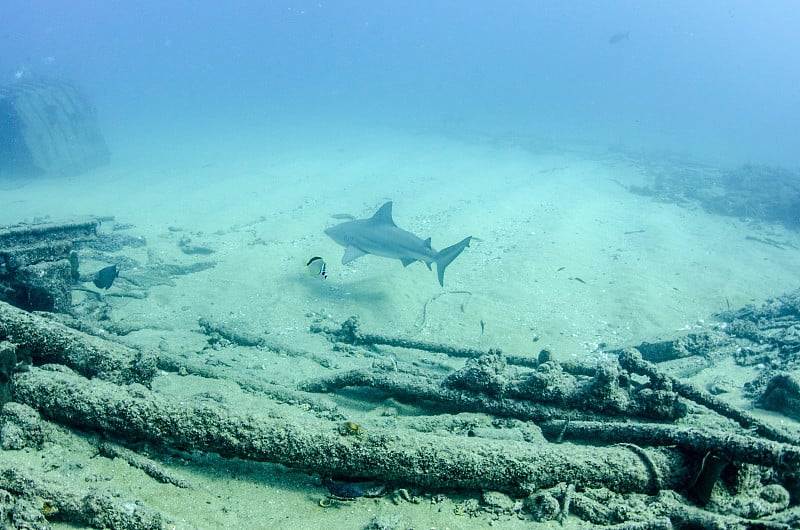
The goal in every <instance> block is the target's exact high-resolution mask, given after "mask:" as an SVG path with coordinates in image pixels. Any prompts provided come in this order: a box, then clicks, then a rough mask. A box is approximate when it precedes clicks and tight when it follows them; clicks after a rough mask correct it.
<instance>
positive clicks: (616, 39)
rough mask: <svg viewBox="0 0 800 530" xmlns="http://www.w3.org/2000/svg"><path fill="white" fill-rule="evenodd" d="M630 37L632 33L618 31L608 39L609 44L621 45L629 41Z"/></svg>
mask: <svg viewBox="0 0 800 530" xmlns="http://www.w3.org/2000/svg"><path fill="white" fill-rule="evenodd" d="M630 35H631V32H630V31H618V32H617V33H614V34H613V35H611V37H609V38H608V43H609V44H619V43H620V42H622V41H624V40H628V37H630Z"/></svg>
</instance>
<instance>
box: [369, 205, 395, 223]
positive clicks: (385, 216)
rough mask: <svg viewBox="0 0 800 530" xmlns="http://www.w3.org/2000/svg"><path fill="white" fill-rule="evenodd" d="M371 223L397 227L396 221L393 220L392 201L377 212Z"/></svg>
mask: <svg viewBox="0 0 800 530" xmlns="http://www.w3.org/2000/svg"><path fill="white" fill-rule="evenodd" d="M370 221H372V222H373V223H376V224H382V225H389V226H397V225H395V224H394V219H392V201H389V202H387V203H386V204H384V205H383V206H381V207H380V208H379V209H378V211H377V212H375V215H373V216H372V217H371V218H370Z"/></svg>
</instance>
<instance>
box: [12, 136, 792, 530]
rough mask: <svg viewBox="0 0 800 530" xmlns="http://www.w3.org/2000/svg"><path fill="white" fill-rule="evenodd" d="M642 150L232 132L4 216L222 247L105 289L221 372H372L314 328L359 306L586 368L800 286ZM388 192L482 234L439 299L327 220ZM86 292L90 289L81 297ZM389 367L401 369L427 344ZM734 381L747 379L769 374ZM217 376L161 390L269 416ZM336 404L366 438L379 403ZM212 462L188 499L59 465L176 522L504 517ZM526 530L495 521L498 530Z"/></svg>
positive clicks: (449, 502) (416, 332)
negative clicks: (206, 329)
mask: <svg viewBox="0 0 800 530" xmlns="http://www.w3.org/2000/svg"><path fill="white" fill-rule="evenodd" d="M143 153H147V155H145V154H143ZM643 160H646V159H645V155H641V156H638V155H634V154H631V153H625V152H623V151H620V150H609V149H607V148H603V147H598V146H587V145H579V144H571V145H556V144H544V143H542V142H536V141H533V140H526V139H523V138H502V139H498V138H488V137H481V136H478V135H475V136H458V137H445V136H440V135H435V134H432V133H429V132H420V131H388V130H375V131H366V132H364V131H361V132H357V133H353V134H341V133H333V132H332V131H326V130H319V131H316V132H314V133H311V134H301V133H300V132H291V131H290V132H288V133H286V134H282V135H278V134H277V133H274V134H260V133H254V134H253V135H250V136H247V139H246V140H242V141H237V142H221V141H219V139H216V141H215V142H214V143H211V140H206V144H204V143H203V142H202V141H198V142H194V143H191V142H188V141H184V142H181V143H179V144H178V145H177V147H174V148H168V147H167V146H166V145H164V144H158V145H156V144H155V142H154V144H153V145H136V144H125V147H123V148H119V149H116V150H115V154H114V157H113V160H112V164H111V165H109V166H106V167H103V168H100V169H97V170H94V171H92V172H91V173H88V174H85V175H82V176H80V177H75V178H68V179H61V180H53V179H38V180H33V181H30V182H27V183H21V182H15V183H10V182H6V183H0V185H1V186H2V190H0V225H6V224H12V223H16V222H21V221H33V220H36V219H42V218H49V219H50V220H56V221H57V220H65V219H70V218H73V217H79V216H85V215H96V216H114V217H115V220H116V222H117V223H124V224H127V223H130V224H132V225H133V226H132V227H131V228H130V229H128V230H127V233H129V234H131V235H136V236H143V237H145V238H146V240H147V246H146V247H144V248H141V249H131V250H125V251H122V254H127V255H130V256H131V257H135V258H136V259H138V260H140V261H143V262H146V261H148V260H150V261H152V260H158V261H160V262H163V263H175V264H186V263H192V262H194V261H198V260H199V259H200V258H198V257H197V256H187V255H186V254H184V253H183V252H181V248H180V245H179V243H180V241H181V240H183V241H184V242H186V241H187V240H190V241H191V243H192V244H195V245H201V246H204V247H208V248H210V249H213V250H214V253H213V254H211V255H210V256H203V257H202V259H204V260H213V261H215V262H216V266H215V267H214V268H211V269H208V270H205V271H202V272H199V273H195V274H190V275H187V276H180V277H177V278H176V279H175V280H174V282H173V285H163V286H157V287H154V288H152V289H151V290H150V292H149V295H148V296H147V297H146V298H143V299H133V298H124V297H109V302H110V304H111V306H112V308H113V311H112V313H111V316H112V319H113V320H116V321H119V322H121V323H124V324H125V325H126V326H129V327H132V328H134V329H137V331H134V332H132V333H130V334H129V335H127V336H126V337H124V338H123V340H124V341H125V342H126V343H128V344H132V345H135V346H140V347H145V348H152V349H159V350H161V351H164V352H168V353H171V354H176V355H181V354H182V355H188V356H190V357H192V358H195V359H197V360H200V361H202V362H207V363H208V362H220V363H225V364H226V365H227V366H230V367H233V368H234V369H237V370H241V372H242V374H243V375H247V376H248V377H251V376H255V377H263V378H264V380H265V381H271V382H278V383H280V384H285V385H286V386H287V387H289V388H292V387H294V385H295V384H296V383H297V382H298V381H301V380H303V379H307V378H311V377H316V376H320V375H325V374H326V373H329V372H330V371H331V370H332V369H336V370H341V369H351V368H364V367H369V366H370V365H372V363H374V362H375V359H374V358H367V357H361V356H359V355H353V354H344V353H340V352H339V353H337V352H333V351H332V350H331V348H330V344H329V343H328V342H326V340H325V339H324V338H323V337H321V336H319V335H314V334H311V333H310V332H309V331H308V328H309V324H310V323H311V322H312V321H323V322H328V323H329V324H330V325H332V326H333V325H336V324H338V323H341V322H342V321H343V320H344V319H346V318H347V317H349V316H351V315H358V316H359V317H360V318H361V322H362V326H363V328H364V329H365V330H369V331H375V332H379V333H384V334H389V335H398V336H405V337H414V338H417V339H422V340H430V341H437V342H445V343H453V344H457V345H460V346H464V347H473V348H482V349H488V348H500V349H502V350H503V351H506V352H509V353H514V354H520V355H525V354H529V355H532V356H535V355H537V354H538V352H539V350H541V349H542V348H545V347H546V348H548V349H549V350H550V351H551V352H552V353H553V355H554V356H555V358H556V359H559V360H568V359H570V358H580V359H584V358H587V357H596V356H601V355H603V350H604V349H609V348H614V347H620V346H626V345H632V344H636V343H638V342H641V341H643V340H651V341H652V340H657V339H658V338H670V337H674V336H676V335H679V334H680V333H682V332H685V331H687V330H696V329H703V328H705V327H706V326H708V325H709V324H710V323H711V322H712V321H713V313H715V312H717V311H720V310H723V309H726V308H728V307H730V308H736V307H740V306H742V305H744V304H748V303H756V304H759V303H761V302H762V301H763V300H765V299H766V298H769V297H771V296H775V295H779V294H781V293H784V292H787V291H790V290H793V289H796V288H797V287H798V279H800V278H799V274H798V268H797V263H800V237H798V234H797V233H795V232H791V231H787V230H785V229H784V228H782V227H780V226H774V225H768V224H763V223H757V222H755V221H753V220H748V219H736V218H730V217H720V216H714V215H709V214H707V213H705V212H704V211H703V210H702V209H700V208H691V207H689V208H687V207H679V206H677V205H675V204H669V203H659V202H655V201H653V200H652V199H651V198H648V197H643V196H639V195H634V194H631V193H629V192H628V191H627V190H626V189H625V186H626V185H631V184H641V183H643V182H645V181H646V179H647V175H646V174H645V173H644V169H643V168H644V167H646V165H647V164H646V163H645V164H643ZM387 200H392V201H394V219H395V222H396V223H397V224H398V225H399V226H400V227H401V228H404V229H406V230H409V231H411V232H413V233H415V234H417V235H419V236H420V237H423V238H425V237H428V236H430V237H432V242H433V246H434V248H443V247H445V246H448V245H450V244H453V243H455V242H457V241H460V240H461V239H462V238H464V237H465V236H468V235H472V236H473V237H474V239H473V242H472V244H471V246H470V247H469V248H468V249H467V250H466V251H465V252H464V253H463V254H462V255H461V256H459V257H458V258H457V259H456V260H455V261H454V262H453V264H452V265H451V266H450V267H449V268H448V269H447V272H446V274H445V282H444V283H445V285H444V288H441V287H440V286H439V285H438V282H437V280H436V275H435V273H433V272H430V271H428V270H427V268H426V267H425V266H424V265H423V264H419V263H415V264H412V265H410V266H409V267H407V268H405V269H404V268H403V267H402V266H401V264H400V263H399V262H397V261H392V260H388V259H384V258H378V257H373V256H366V257H363V258H360V259H358V260H356V261H354V262H352V263H350V264H348V265H346V266H343V265H341V264H340V259H341V255H342V252H343V249H342V248H341V247H339V246H337V245H336V244H335V243H334V242H333V241H331V240H330V239H329V238H328V237H327V236H326V235H325V234H324V233H323V229H324V228H325V227H327V226H330V225H332V224H335V223H337V222H341V221H339V220H337V219H334V218H333V217H332V216H334V215H337V214H350V215H353V216H355V217H357V218H363V217H368V216H370V215H372V213H374V211H375V210H376V209H377V208H378V207H379V206H380V205H381V204H383V203H384V202H385V201H387ZM747 236H757V238H758V239H763V238H764V237H768V238H769V239H770V240H777V241H781V242H782V243H784V245H783V248H777V247H774V246H769V245H766V244H764V243H763V242H761V241H758V240H757V239H752V238H750V239H748V238H747ZM312 256H322V257H323V258H324V259H325V260H326V261H327V263H328V278H327V280H322V279H321V278H312V277H309V276H308V275H307V274H306V269H305V262H306V261H307V260H308V258H310V257H312ZM109 262H113V256H111V257H109ZM84 266H85V267H87V268H92V267H96V268H100V267H101V266H103V264H102V263H86V264H84ZM125 274H126V271H125V270H122V271H121V279H122V280H123V281H124V277H125ZM117 288H118V287H116V286H115V287H112V289H111V291H110V292H109V294H111V293H113V291H114V289H117ZM82 296H85V294H83V293H82V292H81V291H76V292H75V303H80V302H81V300H82ZM199 318H208V319H212V320H215V321H224V322H226V323H230V324H232V325H235V326H238V327H240V328H241V329H243V330H246V331H248V332H250V333H256V334H269V336H270V337H272V338H276V339H279V340H280V341H281V342H285V343H291V344H292V345H293V346H294V347H295V348H297V349H300V350H307V351H310V352H315V353H316V354H317V355H318V356H323V357H325V358H326V359H328V361H329V362H328V364H329V367H328V368H325V367H323V366H321V365H320V364H319V363H318V362H317V361H315V360H313V359H311V358H308V359H306V358H287V357H282V356H278V355H276V354H274V353H272V352H270V351H268V350H256V349H252V348H249V349H248V348H236V347H231V348H223V349H221V350H212V349H209V348H207V346H208V345H207V337H206V336H204V335H202V334H201V333H200V332H199V328H198V319H199ZM393 355H394V356H395V358H396V362H397V363H398V364H399V365H402V364H403V363H411V362H414V361H416V360H418V359H419V357H420V356H421V355H422V354H420V353H418V352H408V351H405V352H404V351H398V352H395V353H394V354H393ZM706 375H707V374H706ZM716 375H720V374H716ZM727 375H728V377H729V378H730V379H732V380H733V381H735V382H742V381H745V380H747V379H748V376H750V375H752V373H751V372H746V371H744V370H742V371H740V372H738V373H733V372H732V373H730V374H727ZM208 384H209V383H208V382H207V381H206V380H202V379H200V378H194V377H191V376H189V377H181V376H179V375H177V374H164V375H162V376H160V377H158V378H157V379H156V380H155V382H154V384H153V389H154V390H155V391H158V392H163V393H165V394H166V395H169V396H172V397H176V398H178V399H184V400H202V399H213V400H215V401H217V402H220V403H222V404H224V405H225V406H228V407H232V408H236V409H238V410H242V411H249V410H258V399H257V398H255V397H254V396H252V395H247V394H245V393H243V392H242V391H241V390H240V389H239V388H238V387H237V386H236V385H234V384H232V383H230V382H228V383H225V382H219V383H215V386H214V387H213V388H208ZM209 396H211V397H210V398H209ZM732 399H735V400H739V399H740V397H739V396H737V397H733V398H732ZM336 400H337V403H338V404H339V406H340V407H341V408H342V410H343V411H347V413H348V414H350V415H351V416H352V418H353V419H354V420H355V421H358V422H360V423H363V424H364V425H367V426H368V425H369V424H370V422H371V421H378V420H379V418H380V415H381V413H382V412H381V411H382V410H383V408H384V405H383V404H380V403H374V402H361V401H358V400H355V399H347V398H345V397H339V398H336ZM738 403H743V401H738ZM399 412H400V414H401V415H402V414H403V413H404V409H403V407H400V410H399ZM409 414H413V412H412V411H409ZM787 421H788V420H787ZM92 451H93V449H92V446H91V445H90V444H89V443H88V442H82V441H81V440H80V439H77V438H75V439H73V441H72V442H71V443H70V446H69V447H67V446H60V445H54V446H52V447H50V448H48V449H46V450H45V456H44V457H43V456H41V455H38V454H36V453H26V454H27V455H28V457H30V458H31V459H33V460H40V459H41V458H46V459H50V460H60V461H64V462H69V460H70V456H69V455H70V454H75V455H82V456H83V457H84V458H85V457H86V455H91V454H92ZM8 453H9V452H6V457H8ZM14 458H17V459H19V458H23V459H24V458H25V456H24V455H22V454H19V455H15V457H14ZM206 458H207V459H208V464H207V465H205V466H197V465H195V466H187V467H186V468H181V469H180V470H179V472H180V473H181V474H182V475H183V476H184V477H185V478H186V480H187V481H188V482H189V483H190V485H191V488H190V489H189V490H178V489H176V488H174V487H172V486H169V485H163V484H156V483H155V482H153V481H152V479H150V478H149V477H146V476H145V475H144V474H143V473H141V472H140V471H137V470H135V469H132V468H129V467H128V466H127V464H124V463H121V462H119V461H111V460H106V459H102V458H95V459H93V460H92V462H93V464H92V466H93V467H92V469H80V470H77V469H71V468H70V466H69V465H64V466H63V467H62V468H60V470H59V471H58V472H62V473H63V474H64V475H65V476H69V475H70V474H72V475H74V478H75V479H76V480H80V479H81V477H84V475H85V476H93V477H95V479H96V480H102V481H109V482H112V483H113V484H114V487H116V488H117V489H118V490H120V491H122V492H123V494H129V495H131V497H132V498H138V499H141V500H142V501H144V502H146V503H148V504H149V505H150V506H152V507H154V508H157V509H160V510H162V511H163V512H164V513H166V514H167V515H169V516H170V517H172V518H173V520H174V521H175V522H176V523H177V526H178V527H179V528H223V527H224V528H256V527H260V528H288V527H292V528H323V527H327V528H331V529H335V528H342V529H344V528H348V529H350V528H361V527H364V526H365V525H367V524H368V523H369V522H370V521H371V520H373V518H374V517H375V516H376V514H380V513H383V512H386V513H391V512H397V513H399V514H401V515H402V517H403V521H404V524H406V523H407V525H406V526H408V527H414V528H474V527H476V525H477V526H487V525H488V521H489V519H488V518H486V519H485V520H480V519H478V520H475V519H470V518H468V517H465V516H461V515H455V514H454V506H455V503H456V502H457V499H451V498H447V499H445V500H443V501H442V502H440V503H435V504H431V503H429V502H426V503H422V504H411V503H406V504H400V505H397V504H394V503H392V502H391V501H390V500H389V499H388V498H379V499H360V500H357V501H353V502H347V503H337V504H335V506H334V507H331V508H322V507H320V506H319V500H320V499H321V498H323V497H324V494H325V490H324V488H322V487H321V486H320V484H319V480H318V478H316V477H312V476H308V475H306V474H304V473H300V472H295V471H292V470H286V469H284V468H282V467H280V466H274V465H269V464H260V463H250V462H242V461H238V460H224V459H220V458H216V457H213V456H207V457H206ZM84 478H85V477H84ZM86 480H87V481H88V480H89V479H88V478H86ZM531 524H532V523H531V522H530V521H519V520H516V519H512V518H506V519H503V520H500V521H496V522H495V525H500V526H501V527H503V528H516V527H519V528H522V527H525V528H531ZM551 526H553V527H556V526H558V525H557V524H556V523H551ZM541 527H542V528H546V527H548V524H544V523H543V524H541Z"/></svg>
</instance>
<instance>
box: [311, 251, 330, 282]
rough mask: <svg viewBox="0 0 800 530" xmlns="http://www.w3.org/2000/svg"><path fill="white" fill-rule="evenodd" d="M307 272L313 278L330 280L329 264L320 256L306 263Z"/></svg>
mask: <svg viewBox="0 0 800 530" xmlns="http://www.w3.org/2000/svg"><path fill="white" fill-rule="evenodd" d="M306 272H307V273H308V275H309V276H311V277H312V278H322V279H323V280H327V279H328V264H327V263H325V260H324V259H322V258H320V257H319V256H314V257H313V258H311V259H310V260H308V261H307V262H306Z"/></svg>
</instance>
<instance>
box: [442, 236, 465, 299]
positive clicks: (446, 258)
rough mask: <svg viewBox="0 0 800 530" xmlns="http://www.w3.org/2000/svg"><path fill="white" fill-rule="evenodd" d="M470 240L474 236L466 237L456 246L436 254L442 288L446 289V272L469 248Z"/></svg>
mask: <svg viewBox="0 0 800 530" xmlns="http://www.w3.org/2000/svg"><path fill="white" fill-rule="evenodd" d="M470 239H472V236H469V237H465V238H464V239H462V240H461V241H459V242H458V243H456V244H455V245H452V246H449V247H447V248H445V249H442V250H440V251H439V253H438V254H436V273H437V274H438V275H439V285H441V286H442V287H444V270H445V269H446V268H447V266H448V265H450V264H451V263H452V262H453V260H454V259H456V258H457V257H458V255H459V254H461V252H462V251H463V250H464V249H465V248H467V247H468V246H469V241H470Z"/></svg>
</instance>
